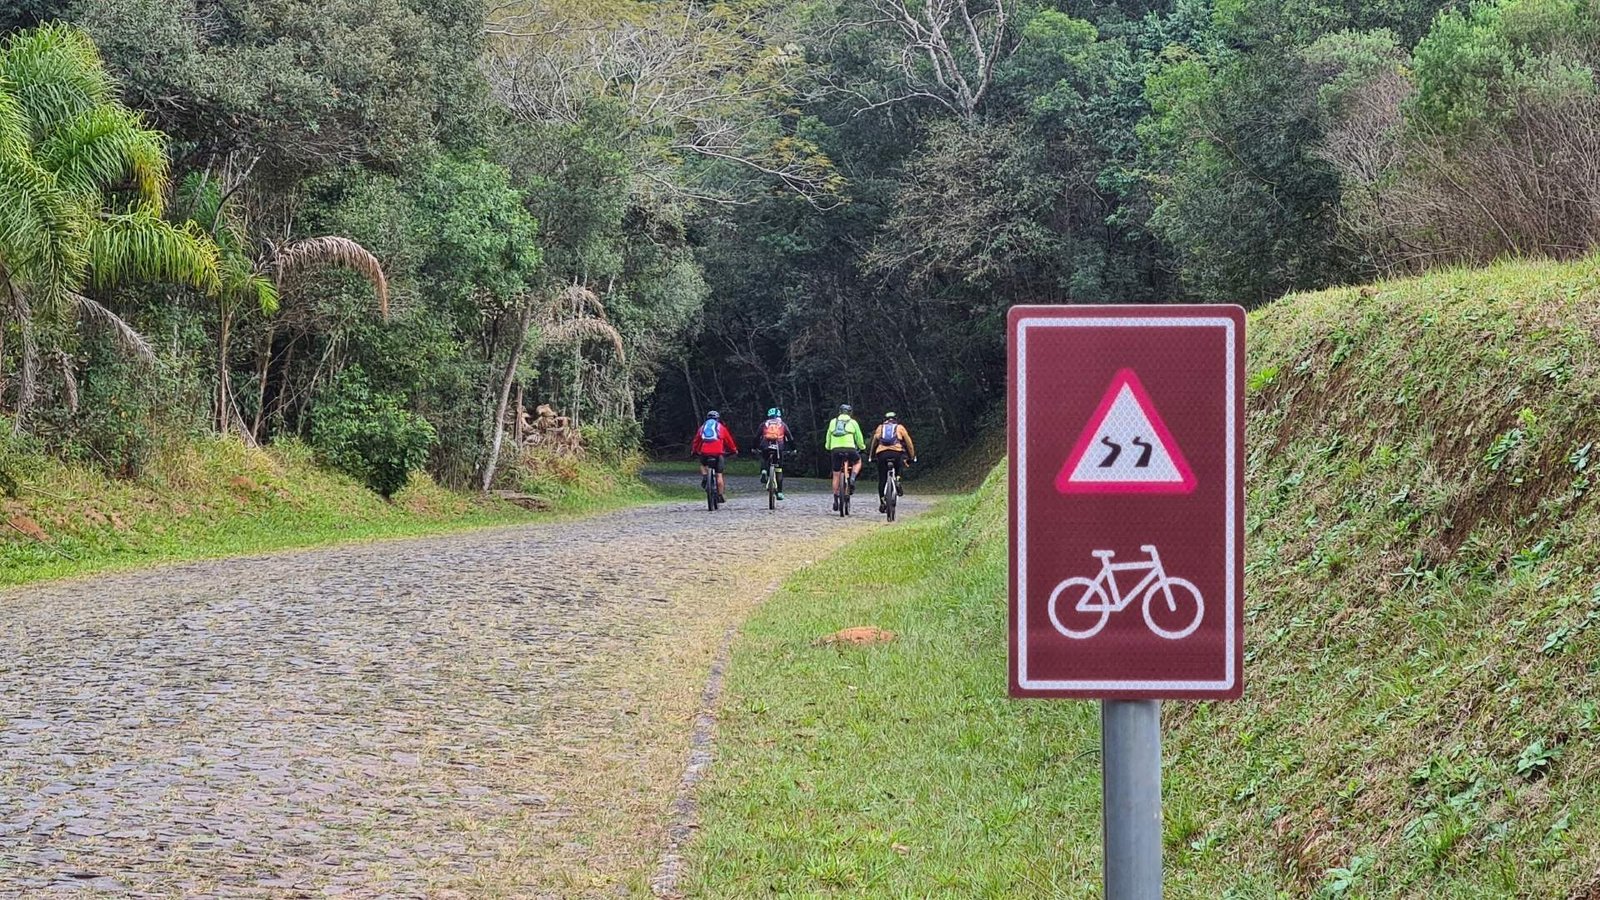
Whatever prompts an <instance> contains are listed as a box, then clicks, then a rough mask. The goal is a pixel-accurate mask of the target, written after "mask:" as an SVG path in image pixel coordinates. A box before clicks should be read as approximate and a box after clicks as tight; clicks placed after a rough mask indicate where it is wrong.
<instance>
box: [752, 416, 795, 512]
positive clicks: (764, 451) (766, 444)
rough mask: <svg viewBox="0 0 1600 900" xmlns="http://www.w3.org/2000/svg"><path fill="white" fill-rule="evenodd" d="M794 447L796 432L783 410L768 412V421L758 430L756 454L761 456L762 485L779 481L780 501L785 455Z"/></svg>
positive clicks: (779, 497)
mask: <svg viewBox="0 0 1600 900" xmlns="http://www.w3.org/2000/svg"><path fill="white" fill-rule="evenodd" d="M793 447H794V432H792V431H790V430H789V424H788V423H787V422H785V421H783V410H781V409H779V408H777V407H776V406H774V407H773V408H771V409H769V410H767V418H766V421H764V422H762V423H761V427H760V428H759V429H757V430H756V440H755V452H756V453H758V454H760V456H761V483H762V484H766V483H767V479H769V478H776V479H778V499H779V500H782V499H783V454H784V451H786V450H790V449H792V448H793Z"/></svg>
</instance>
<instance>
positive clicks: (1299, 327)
mask: <svg viewBox="0 0 1600 900" xmlns="http://www.w3.org/2000/svg"><path fill="white" fill-rule="evenodd" d="M1250 324H1251V332H1250V337H1249V359H1250V362H1249V371H1250V385H1249V410H1250V421H1249V455H1248V462H1247V465H1248V488H1247V489H1248V493H1249V507H1248V521H1247V530H1248V548H1247V553H1248V574H1247V615H1248V620H1247V621H1248V624H1247V628H1248V636H1247V643H1246V652H1247V657H1246V658H1247V667H1246V678H1247V687H1246V694H1245V699H1244V700H1243V701H1241V702H1238V703H1232V704H1179V703H1173V704H1169V705H1168V706H1167V708H1166V711H1165V729H1166V752H1167V766H1168V768H1167V772H1166V778H1167V781H1166V824H1165V831H1166V844H1167V870H1168V885H1169V890H1168V896H1171V897H1176V898H1197V900H1198V898H1207V900H1210V898H1218V897H1226V898H1278V897H1324V898H1357V897H1419V898H1420V897H1426V898H1463V900H1465V898H1474V900H1476V898H1483V897H1539V898H1547V897H1548V898H1569V897H1570V898H1584V900H1587V898H1593V897H1600V875H1597V873H1596V869H1597V866H1600V691H1597V690H1596V676H1597V672H1600V588H1597V580H1600V506H1597V502H1596V496H1595V495H1596V494H1597V493H1600V486H1597V485H1595V484H1593V482H1594V480H1595V478H1596V471H1597V469H1600V443H1597V441H1600V405H1597V404H1600V268H1597V265H1596V260H1593V259H1591V260H1589V261H1587V262H1584V263H1579V264H1571V265H1556V264H1547V263H1529V264H1508V265H1502V266H1498V267H1495V268H1493V269H1490V270H1486V271H1468V272H1451V273H1444V274H1440V275H1436V276H1433V277H1429V278H1424V279H1419V280H1414V281H1404V282H1395V283H1387V284H1380V285H1376V286H1374V287H1371V288H1365V289H1360V290H1356V289H1349V290H1335V291H1328V292H1323V293H1318V294H1311V295H1306V296H1299V297H1293V298H1289V299H1287V300H1285V301H1283V302H1280V303H1278V304H1276V305H1274V306H1272V307H1270V308H1268V309H1266V310H1263V311H1261V312H1259V313H1257V314H1255V315H1254V316H1253V317H1252V319H1251V323H1250ZM1003 523H1004V487H1003V478H1002V475H1001V473H1000V472H998V471H997V472H996V473H995V475H994V476H993V477H992V478H991V479H990V480H989V482H988V483H987V484H986V485H985V486H984V487H983V488H982V489H981V490H980V491H979V492H978V493H977V494H976V495H974V496H971V497H967V498H961V499H957V500H954V501H951V502H949V503H947V504H946V505H945V506H944V507H942V508H941V509H940V510H939V511H938V512H936V513H935V514H933V515H931V516H927V517H924V518H923V519H921V520H918V521H912V522H908V523H905V525H904V526H903V527H896V528H892V529H884V530H882V531H880V532H879V533H878V534H877V535H875V536H873V537H872V538H870V539H869V540H867V541H865V542H863V543H860V544H858V545H856V546H854V547H852V548H850V549H849V550H847V551H845V552H844V553H842V554H840V555H839V556H836V557H834V558H833V559H830V560H827V561H824V562H822V563H820V564H818V565H816V566H814V567H812V568H810V569H808V570H806V571H804V572H803V573H801V574H800V575H799V576H797V577H796V578H795V579H793V580H792V581H791V582H790V583H789V584H788V585H787V586H786V587H785V588H784V590H783V591H782V592H781V593H780V594H779V595H778V596H776V597H774V598H773V599H772V600H771V601H769V602H768V603H767V604H766V605H765V606H764V607H763V608H762V610H761V611H760V612H759V613H758V614H757V615H756V617H755V618H754V620H753V621H752V622H751V623H750V624H749V626H748V629H747V632H746V635H745V637H744V640H743V641H742V642H741V644H740V645H739V647H738V649H737V651H736V654H735V660H734V666H733V670H732V672H731V675H730V681H729V688H728V689H729V693H728V700H727V705H726V711H725V715H724V718H723V721H722V724H721V728H720V736H719V741H720V755H719V759H718V762H717V765H716V767H715V769H714V773H713V775H712V778H711V780H710V782H709V783H708V788H707V790H706V793H705V801H706V811H705V826H704V832H703V837H702V839H701V841H700V842H699V843H698V844H697V845H696V847H695V852H694V856H695V859H696V860H697V867H696V872H695V880H694V882H693V884H692V885H691V893H692V894H695V895H700V896H715V897H736V896H737V897H744V896H757V895H763V896H765V895H771V894H775V893H776V894H800V895H836V896H852V897H854V896H870V897H913V896H914V897H926V896H949V897H978V896H982V897H1019V896H1049V897H1088V896H1097V895H1098V858H1099V833H1098V814H1099V809H1098V808H1099V789H1098V777H1099V773H1098V760H1097V758H1096V754H1097V744H1098V729H1097V722H1096V718H1095V714H1094V708H1093V706H1092V705H1090V704H1081V703H1066V702H1053V703H1046V702H1013V701H1008V700H1005V699H1004V698H1003V694H1004V691H1005V638H1004V596H1005V559H1004V550H1005V537H1004V530H1003ZM860 624H874V625H879V626H881V627H885V628H888V629H891V630H894V631H896V632H899V633H900V635H901V637H900V639H899V640H898V641H897V642H895V643H892V644H888V645H883V646H877V647H865V648H850V649H835V648H832V647H817V646H813V645H812V641H813V640H814V639H815V638H816V637H818V636H819V635H824V634H827V633H829V632H831V631H834V630H836V629H838V628H841V627H845V626H850V625H860Z"/></svg>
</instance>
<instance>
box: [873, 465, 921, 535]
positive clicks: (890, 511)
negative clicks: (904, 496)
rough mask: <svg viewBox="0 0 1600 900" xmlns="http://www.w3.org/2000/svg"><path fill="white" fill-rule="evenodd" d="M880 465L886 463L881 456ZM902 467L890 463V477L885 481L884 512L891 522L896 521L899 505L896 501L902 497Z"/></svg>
mask: <svg viewBox="0 0 1600 900" xmlns="http://www.w3.org/2000/svg"><path fill="white" fill-rule="evenodd" d="M906 462H908V463H909V462H915V460H907V461H906ZM878 465H880V466H881V465H886V463H885V462H884V461H883V460H882V459H881V458H880V459H879V460H878ZM900 469H901V467H900V466H897V465H890V466H889V477H888V479H887V480H885V481H884V483H883V514H884V515H885V516H887V517H888V521H890V522H893V521H894V514H895V507H896V506H897V505H898V504H897V503H896V501H897V500H899V499H900Z"/></svg>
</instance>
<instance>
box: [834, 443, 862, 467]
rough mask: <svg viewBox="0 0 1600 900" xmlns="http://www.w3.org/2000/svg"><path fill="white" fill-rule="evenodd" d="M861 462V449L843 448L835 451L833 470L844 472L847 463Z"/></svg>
mask: <svg viewBox="0 0 1600 900" xmlns="http://www.w3.org/2000/svg"><path fill="white" fill-rule="evenodd" d="M859 462H861V451H860V450H856V449H853V448H843V449H839V450H835V451H833V470H834V471H835V472H843V471H844V467H845V466H846V465H849V466H855V465H856V464H857V463H859Z"/></svg>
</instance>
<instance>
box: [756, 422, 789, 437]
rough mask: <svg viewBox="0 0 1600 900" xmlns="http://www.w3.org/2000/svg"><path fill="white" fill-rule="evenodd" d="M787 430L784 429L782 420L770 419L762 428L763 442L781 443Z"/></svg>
mask: <svg viewBox="0 0 1600 900" xmlns="http://www.w3.org/2000/svg"><path fill="white" fill-rule="evenodd" d="M786 430H787V429H785V428H784V427H783V420H782V419H768V420H767V421H766V422H765V423H764V424H763V425H762V426H761V439H762V440H763V441H781V440H783V434H784V432H785V431H786Z"/></svg>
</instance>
